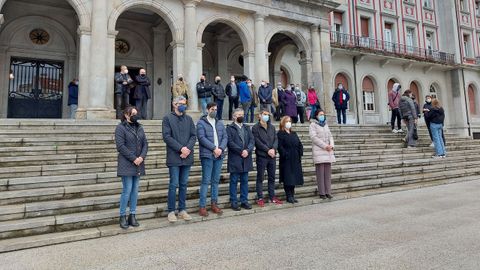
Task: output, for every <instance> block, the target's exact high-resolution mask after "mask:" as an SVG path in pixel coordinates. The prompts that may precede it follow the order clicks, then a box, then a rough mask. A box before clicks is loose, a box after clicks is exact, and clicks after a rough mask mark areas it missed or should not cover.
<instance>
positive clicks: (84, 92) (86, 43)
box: [75, 27, 91, 119]
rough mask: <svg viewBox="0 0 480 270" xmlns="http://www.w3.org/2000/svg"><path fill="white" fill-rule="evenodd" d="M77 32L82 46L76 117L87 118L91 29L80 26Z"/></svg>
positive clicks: (79, 50)
mask: <svg viewBox="0 0 480 270" xmlns="http://www.w3.org/2000/svg"><path fill="white" fill-rule="evenodd" d="M77 33H78V35H79V40H80V42H79V43H80V46H79V49H78V81H79V84H78V110H77V114H76V115H75V118H77V119H87V108H88V107H89V103H88V96H89V91H88V89H89V87H90V85H89V83H88V82H89V78H90V77H89V76H90V68H89V64H90V63H89V61H90V43H91V32H90V29H87V28H83V27H79V28H78V30H77Z"/></svg>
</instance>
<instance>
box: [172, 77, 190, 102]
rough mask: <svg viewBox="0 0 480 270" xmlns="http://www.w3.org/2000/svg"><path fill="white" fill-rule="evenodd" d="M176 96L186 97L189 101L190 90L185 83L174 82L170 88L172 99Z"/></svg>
mask: <svg viewBox="0 0 480 270" xmlns="http://www.w3.org/2000/svg"><path fill="white" fill-rule="evenodd" d="M178 96H184V97H188V98H189V99H190V98H191V97H192V94H191V93H190V88H189V87H188V84H187V83H186V82H184V81H183V82H181V81H178V80H177V81H176V82H175V84H174V85H173V86H172V97H173V98H176V97H178Z"/></svg>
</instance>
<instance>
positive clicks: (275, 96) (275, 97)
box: [272, 88, 278, 107]
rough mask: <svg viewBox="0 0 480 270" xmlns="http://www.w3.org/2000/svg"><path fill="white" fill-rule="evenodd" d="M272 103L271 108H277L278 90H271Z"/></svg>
mask: <svg viewBox="0 0 480 270" xmlns="http://www.w3.org/2000/svg"><path fill="white" fill-rule="evenodd" d="M272 101H273V106H275V107H278V89H277V88H273V91H272Z"/></svg>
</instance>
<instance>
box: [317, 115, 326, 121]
mask: <svg viewBox="0 0 480 270" xmlns="http://www.w3.org/2000/svg"><path fill="white" fill-rule="evenodd" d="M325 120H327V119H326V117H325V115H319V116H318V121H320V122H325Z"/></svg>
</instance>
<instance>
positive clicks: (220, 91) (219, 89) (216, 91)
mask: <svg viewBox="0 0 480 270" xmlns="http://www.w3.org/2000/svg"><path fill="white" fill-rule="evenodd" d="M220 81H221V78H220V76H217V77H215V83H214V84H213V85H212V95H213V98H214V101H215V102H216V103H217V119H219V120H221V119H222V115H223V103H224V100H225V97H226V96H227V94H226V93H225V89H224V88H223V85H222V84H221V82H220Z"/></svg>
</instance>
